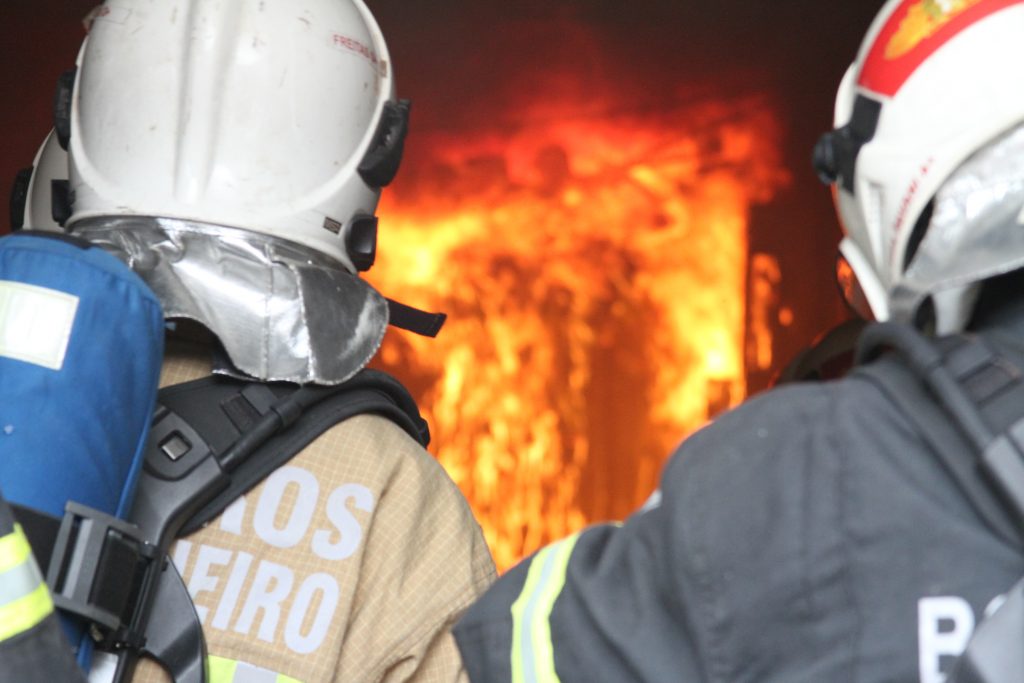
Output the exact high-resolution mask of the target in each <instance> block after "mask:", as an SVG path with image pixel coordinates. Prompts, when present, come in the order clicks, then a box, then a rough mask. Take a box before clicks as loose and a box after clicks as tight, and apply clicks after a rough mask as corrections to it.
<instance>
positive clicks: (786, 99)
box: [0, 0, 881, 388]
mask: <svg viewBox="0 0 1024 683" xmlns="http://www.w3.org/2000/svg"><path fill="white" fill-rule="evenodd" d="M94 4H95V3H94V2H93V1H92V0H3V2H2V3H0V92H2V93H3V103H2V105H0V131H2V135H0V187H2V188H4V194H6V189H7V188H9V186H10V181H11V179H13V177H14V174H15V172H16V171H17V169H19V168H21V167H23V166H26V165H28V164H29V163H30V162H31V159H32V156H33V154H34V152H35V149H36V147H37V145H38V144H39V142H40V141H41V140H42V138H43V136H44V135H45V134H46V132H47V130H48V129H49V128H50V120H51V118H50V112H51V100H52V93H53V86H54V83H55V81H56V78H57V76H58V75H59V74H60V72H61V71H62V70H64V69H65V68H67V67H69V66H71V65H72V63H73V61H74V57H75V54H76V52H77V49H78V45H79V43H80V41H81V38H82V37H83V35H84V29H83V27H82V22H81V19H82V17H83V16H84V15H85V14H86V13H87V12H88V11H89V10H90V9H91V8H92V7H93V6H94ZM369 5H370V8H371V9H372V10H373V11H374V13H375V14H376V15H377V17H378V20H379V22H380V24H381V27H382V29H383V30H384V33H385V35H386V36H387V38H388V41H389V46H390V49H391V52H392V59H393V62H394V64H395V67H396V73H397V75H398V79H399V90H400V94H401V95H402V96H404V97H410V98H412V99H413V101H414V103H415V109H414V119H413V129H412V135H414V136H415V134H416V131H417V130H433V131H449V132H454V133H459V132H460V131H473V130H476V129H480V128H486V127H487V126H493V125H500V124H501V120H502V117H503V116H504V114H503V112H505V113H510V112H513V111H514V108H515V106H516V102H517V93H521V91H522V89H523V88H525V87H529V88H533V89H535V90H536V89H539V92H540V94H542V95H543V93H544V88H552V89H554V88H564V87H565V83H564V81H558V80H556V79H550V80H545V78H544V75H545V74H549V73H552V72H553V71H556V70H562V67H565V68H566V69H568V68H572V69H575V70H577V72H578V73H580V74H581V78H582V79H583V80H582V81H581V84H582V85H581V86H580V87H579V93H580V97H581V107H585V106H586V104H585V102H583V101H582V100H583V99H585V92H586V88H585V87H584V86H585V84H586V83H587V79H588V78H593V79H602V80H607V79H609V78H610V79H617V80H619V81H620V82H621V83H622V84H623V88H624V91H626V92H628V93H629V94H630V97H631V100H632V101H634V102H635V106H636V107H637V108H644V107H646V108H651V109H657V108H658V107H659V106H670V105H671V99H672V98H673V97H677V96H678V93H679V91H680V88H681V87H682V86H692V87H695V88H698V89H701V90H702V91H706V90H708V89H711V90H715V89H717V90H719V91H720V92H722V93H724V94H727V95H742V94H744V93H747V92H749V93H763V92H772V93H774V95H775V101H776V102H778V103H779V104H778V106H779V108H780V112H779V114H780V116H781V118H782V120H783V122H784V139H783V140H782V145H783V150H784V161H785V164H786V165H787V166H788V167H789V169H790V172H791V175H792V182H791V184H790V185H789V187H788V188H787V189H785V190H783V191H781V192H780V193H779V194H778V195H777V196H776V198H775V200H774V201H773V202H772V203H770V204H769V205H766V206H763V207H759V208H757V209H756V210H755V214H754V215H753V217H752V228H751V244H752V247H753V248H754V249H756V250H758V251H766V252H769V253H772V254H774V255H775V256H776V257H777V258H778V260H779V262H780V265H781V268H782V272H783V274H784V275H783V279H782V282H781V285H780V295H781V298H782V300H783V303H784V304H786V305H789V306H790V307H792V308H793V309H794V311H795V312H796V316H795V320H794V322H793V324H792V325H790V326H789V327H788V328H785V329H780V330H779V331H778V334H777V338H776V356H777V358H778V359H779V360H780V361H781V360H782V359H784V358H785V357H787V356H789V355H791V354H792V353H794V352H795V351H796V350H797V349H798V348H799V347H800V346H801V345H803V344H805V343H807V342H808V341H810V339H812V338H813V337H814V336H815V335H816V334H818V333H819V332H821V331H822V330H823V329H825V328H826V327H828V326H829V325H831V324H833V323H834V322H836V321H838V320H839V319H841V318H842V317H843V315H844V312H843V309H842V307H841V305H840V303H839V301H838V297H837V295H836V293H835V288H834V285H833V283H832V280H833V262H832V258H833V255H834V253H835V247H836V243H837V241H838V239H839V230H838V227H837V224H836V221H835V217H834V214H833V210H832V206H831V201H830V198H829V195H828V192H827V191H826V190H825V189H824V188H822V187H821V186H820V185H819V184H818V182H817V181H816V179H815V178H814V175H813V172H812V170H811V168H810V164H809V157H810V150H811V148H812V146H813V144H814V141H815V140H816V139H817V137H818V135H819V134H820V133H821V132H823V131H825V130H826V129H828V128H829V127H830V123H831V110H832V101H833V95H834V92H835V87H836V85H837V84H838V82H839V79H840V77H841V75H842V73H843V70H844V69H845V67H846V65H847V64H848V63H849V61H850V60H851V59H852V57H853V55H854V53H855V50H856V46H857V43H858V42H859V40H860V37H861V36H862V35H863V33H864V31H865V29H866V28H867V26H868V24H869V22H870V19H871V17H872V16H873V14H874V13H875V12H876V11H877V9H878V8H879V7H880V6H881V2H880V0H871V1H867V2H840V1H839V0H826V1H825V2H822V1H821V0H818V1H811V0H720V1H718V2H696V1H685V0H641V1H639V2H633V3H625V2H623V1H622V0H557V1H552V0H546V1H541V0H517V1H516V2H500V3H499V2H490V1H486V0H433V1H432V2H415V1H410V0H369ZM583 43H585V44H586V46H587V49H580V48H581V46H582V45H583ZM594 45H598V46H600V48H601V51H602V56H601V58H600V59H595V58H594V55H593V53H592V48H593V46H594ZM554 94H555V93H554V92H552V95H554ZM562 94H563V95H564V93H562ZM415 163H416V158H415V147H412V151H411V153H410V157H409V158H407V161H406V164H407V165H414V164H415ZM398 182H399V183H401V176H400V179H399V181H398ZM0 216H2V217H3V220H2V221H0V233H2V232H6V230H7V228H8V222H7V220H6V211H4V212H3V213H0ZM757 384H758V382H757V381H755V382H754V388H757Z"/></svg>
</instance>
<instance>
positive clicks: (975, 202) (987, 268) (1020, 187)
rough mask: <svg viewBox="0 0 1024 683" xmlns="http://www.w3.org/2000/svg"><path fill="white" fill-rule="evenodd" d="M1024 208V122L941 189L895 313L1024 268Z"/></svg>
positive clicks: (970, 161) (972, 159)
mask: <svg viewBox="0 0 1024 683" xmlns="http://www.w3.org/2000/svg"><path fill="white" fill-rule="evenodd" d="M1022 208H1024V125H1022V126H1018V127H1016V128H1014V129H1013V130H1011V131H1009V132H1008V133H1006V134H1004V135H1002V136H1000V137H999V138H997V139H996V140H995V141H994V142H992V143H991V144H989V145H987V146H986V147H984V148H982V149H981V150H979V151H978V152H976V153H975V154H974V155H973V156H971V157H970V158H969V159H968V160H967V161H965V162H964V163H963V164H962V165H961V166H960V167H959V168H958V169H957V170H956V171H955V172H954V173H953V174H952V175H951V176H950V177H949V179H948V180H947V181H946V182H945V183H944V184H943V185H942V187H941V188H940V189H939V191H938V193H937V194H936V196H935V205H934V209H933V213H932V219H931V223H930V225H929V228H928V231H927V232H926V233H925V237H924V239H923V240H922V241H921V244H920V246H919V248H918V251H917V254H916V255H915V256H914V257H913V260H912V261H911V263H910V267H909V268H908V269H907V273H906V276H905V278H904V281H903V283H902V284H901V286H900V288H899V291H898V292H896V293H895V295H894V298H893V307H894V314H899V313H903V314H907V313H912V311H913V310H916V307H917V305H918V304H919V303H920V302H921V301H922V300H923V299H924V297H926V296H928V295H939V296H942V294H943V293H945V292H948V293H950V294H955V291H956V290H957V288H960V289H963V288H964V286H965V285H970V284H972V283H977V282H980V281H981V280H984V279H986V278H990V277H993V276H996V275H1001V274H1003V273H1008V272H1010V271H1012V270H1016V269H1018V268H1021V267H1022V266H1024V223H1022V218H1024V217H1022V215H1021V209H1022ZM897 308H899V309H902V310H899V311H897V310H895V309H897Z"/></svg>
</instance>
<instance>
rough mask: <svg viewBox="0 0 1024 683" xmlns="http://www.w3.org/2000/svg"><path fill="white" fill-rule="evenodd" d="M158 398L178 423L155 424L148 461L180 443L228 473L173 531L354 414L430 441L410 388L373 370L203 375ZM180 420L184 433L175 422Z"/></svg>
mask: <svg viewBox="0 0 1024 683" xmlns="http://www.w3.org/2000/svg"><path fill="white" fill-rule="evenodd" d="M157 400H158V402H159V404H160V405H161V406H162V407H163V408H164V409H166V413H165V417H166V419H170V420H173V421H174V423H175V424H177V425H178V426H177V427H173V428H171V429H165V428H159V423H158V424H157V425H154V430H156V431H158V432H159V433H161V434H162V435H163V437H162V439H161V440H159V441H157V440H154V441H153V442H151V444H150V447H151V448H155V449H162V453H157V454H153V455H152V457H150V456H147V464H148V463H150V462H151V461H153V460H160V459H161V458H166V457H168V448H178V449H180V450H181V452H180V454H178V455H177V458H178V459H183V458H188V457H190V453H191V452H192V451H205V450H208V451H209V452H210V453H212V454H213V455H214V457H216V458H217V460H218V461H219V462H220V464H221V466H222V467H223V468H224V470H225V471H226V473H227V474H228V475H229V478H230V483H229V484H228V486H227V487H226V488H224V489H223V490H221V491H220V492H219V493H218V494H217V495H216V497H214V498H213V499H212V500H211V501H209V502H208V503H206V504H205V505H203V506H202V507H201V508H200V509H199V510H198V511H197V512H196V513H195V514H194V515H192V516H191V517H190V518H189V519H188V521H187V522H186V523H185V525H184V526H183V527H182V529H181V532H180V535H187V534H189V533H192V532H193V531H195V530H196V529H199V528H200V527H201V526H202V525H203V524H205V523H206V522H208V521H210V520H211V519H213V518H214V517H216V516H217V515H218V514H220V513H221V512H222V511H223V510H224V509H225V508H226V507H227V506H228V505H230V504H231V503H232V502H234V501H235V500H236V499H237V498H238V497H239V496H241V495H243V494H244V493H246V492H247V491H249V490H250V489H251V488H252V487H254V486H256V484H258V483H260V482H261V481H263V479H265V478H266V477H267V476H268V475H269V474H270V473H271V472H273V471H274V470H276V469H277V468H278V467H280V466H281V465H283V464H285V463H286V462H288V461H289V460H290V459H291V458H292V457H294V456H295V455H296V454H297V453H298V452H299V451H301V450H302V449H303V448H305V447H306V446H307V445H309V444H310V443H311V442H312V441H313V440H314V439H316V438H317V437H318V436H320V435H321V434H322V433H324V432H325V431H327V430H328V429H330V428H331V427H333V426H334V425H336V424H338V423H339V422H342V421H344V420H346V419H348V418H350V417H353V416H355V415H362V414H367V413H369V414H375V415H381V416H383V417H386V418H388V419H389V420H391V421H392V422H394V423H395V424H397V425H398V426H400V427H401V428H402V429H403V430H405V431H406V432H407V433H408V434H409V436H411V437H412V438H413V439H415V440H416V441H417V442H418V443H420V444H422V445H424V446H426V445H427V444H428V443H429V442H430V431H429V429H428V427H427V423H426V421H424V420H423V418H422V417H420V414H419V410H418V409H417V407H416V403H415V401H414V400H413V399H412V397H411V396H410V395H409V392H408V391H406V389H405V387H403V386H402V385H401V384H400V383H399V382H398V381H397V380H395V379H394V378H393V377H391V376H390V375H388V374H386V373H383V372H380V371H377V370H363V371H361V372H359V373H358V374H357V375H355V376H354V377H353V378H352V379H350V380H348V381H347V382H344V383H343V384H340V385H338V386H334V387H312V386H307V387H297V386H296V385H294V384H284V383H274V384H267V383H263V382H257V381H251V382H250V381H245V380H240V379H235V378H230V377H222V376H213V377H204V378H202V379H199V380H195V381H193V382H186V383H184V384H179V385H175V386H172V387H167V388H165V389H162V390H161V391H160V394H159V396H158V399H157ZM182 423H183V424H184V425H187V426H188V428H189V429H190V430H191V432H190V433H186V430H185V429H183V428H179V427H181V424H182Z"/></svg>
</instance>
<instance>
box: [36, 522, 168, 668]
mask: <svg viewBox="0 0 1024 683" xmlns="http://www.w3.org/2000/svg"><path fill="white" fill-rule="evenodd" d="M157 558H158V553H157V548H156V546H154V545H153V544H151V543H148V542H146V541H145V540H143V538H142V536H141V533H140V531H139V529H138V528H137V527H136V526H134V525H133V524H130V523H128V522H126V521H124V520H122V519H118V518H116V517H112V516H110V515H108V514H106V513H103V512H100V511H99V510H94V509H92V508H89V507H86V506H84V505H81V504H79V503H75V502H68V504H67V505H66V506H65V508H64V518H63V519H62V520H61V524H60V529H59V531H58V532H57V541H56V543H55V545H54V549H53V555H52V558H51V560H50V565H49V568H48V570H47V576H46V582H47V583H48V584H49V586H50V591H51V592H52V593H53V603H54V605H55V606H56V607H57V608H58V609H61V610H64V611H65V612H69V613H71V614H74V615H78V616H80V617H83V618H84V619H86V620H88V621H89V622H90V623H91V624H92V626H93V628H92V632H93V637H94V638H95V639H96V640H97V641H100V642H102V643H103V644H104V645H106V646H109V647H113V648H119V647H122V648H123V647H127V648H132V649H139V648H141V647H142V646H143V645H144V644H145V638H144V637H143V635H142V634H141V633H135V632H133V631H132V630H131V629H130V628H127V626H126V625H127V624H131V623H132V621H133V619H132V617H133V616H134V611H135V606H136V605H135V604H134V603H132V602H131V601H132V600H134V599H137V597H138V595H139V590H140V587H141V586H143V585H145V584H146V583H147V580H148V579H149V578H150V576H151V574H152V572H153V571H154V570H156V571H159V570H160V569H161V568H162V563H161V562H157V561H156V560H157Z"/></svg>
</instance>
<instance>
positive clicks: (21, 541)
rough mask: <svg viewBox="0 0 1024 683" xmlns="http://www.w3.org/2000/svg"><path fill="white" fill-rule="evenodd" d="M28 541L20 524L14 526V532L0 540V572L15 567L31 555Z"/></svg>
mask: <svg viewBox="0 0 1024 683" xmlns="http://www.w3.org/2000/svg"><path fill="white" fill-rule="evenodd" d="M31 552H32V549H31V548H29V547H28V540H27V539H26V538H25V532H24V531H22V529H21V525H20V524H15V525H14V531H12V532H11V533H9V534H7V535H6V536H4V537H2V538H0V572H5V571H7V570H8V569H11V568H12V567H16V566H17V565H19V564H21V563H22V562H24V561H25V560H27V559H28V556H29V555H30V554H31Z"/></svg>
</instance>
